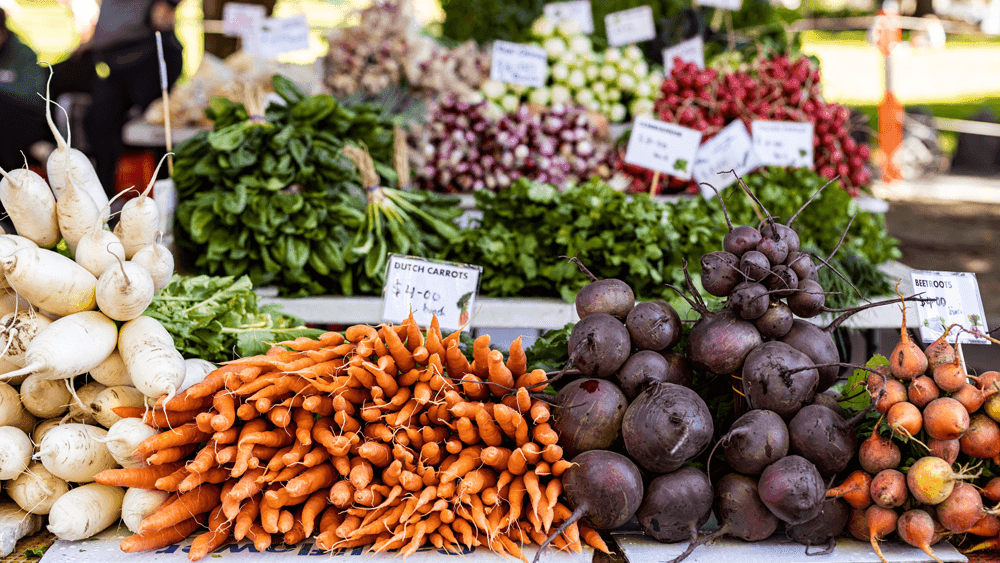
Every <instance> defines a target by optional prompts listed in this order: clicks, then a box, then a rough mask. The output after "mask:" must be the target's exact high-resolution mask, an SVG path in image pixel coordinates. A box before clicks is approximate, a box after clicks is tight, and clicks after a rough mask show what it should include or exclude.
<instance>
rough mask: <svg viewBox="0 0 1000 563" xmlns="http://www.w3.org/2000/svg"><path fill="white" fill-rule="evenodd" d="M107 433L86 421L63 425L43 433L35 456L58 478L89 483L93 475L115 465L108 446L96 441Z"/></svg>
mask: <svg viewBox="0 0 1000 563" xmlns="http://www.w3.org/2000/svg"><path fill="white" fill-rule="evenodd" d="M107 433H108V431H107V430H105V429H103V428H98V427H96V426H91V425H89V424H78V423H69V424H63V425H61V426H58V427H56V428H53V429H52V430H49V431H48V432H47V433H46V434H45V437H44V438H42V442H41V444H39V445H38V453H36V454H35V457H36V458H38V459H39V460H41V462H42V465H44V466H45V469H48V470H49V472H50V473H52V474H53V475H55V476H56V477H59V478H60V479H65V480H66V481H69V482H72V483H90V482H91V481H93V480H94V475H97V474H98V473H100V472H101V471H104V470H105V469H112V468H114V467H117V466H118V464H117V462H115V458H113V457H111V452H109V451H108V447H107V446H106V445H104V444H103V443H101V442H100V441H98V440H97V439H98V438H104V437H105V436H107Z"/></svg>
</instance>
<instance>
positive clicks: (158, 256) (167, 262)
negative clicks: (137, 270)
mask: <svg viewBox="0 0 1000 563" xmlns="http://www.w3.org/2000/svg"><path fill="white" fill-rule="evenodd" d="M131 261H132V262H135V263H136V264H139V265H140V266H142V267H143V268H146V271H147V272H149V275H150V277H152V278H153V290H154V291H160V290H161V289H163V288H164V287H166V286H167V284H168V283H170V278H172V277H173V275H174V255H173V254H171V253H170V250H169V249H168V248H167V247H166V246H163V245H162V244H160V243H159V242H154V243H153V244H150V245H149V246H144V247H142V248H140V249H139V251H138V252H136V253H135V254H134V255H133V256H132V258H131Z"/></svg>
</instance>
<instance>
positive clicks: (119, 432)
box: [104, 418, 157, 468]
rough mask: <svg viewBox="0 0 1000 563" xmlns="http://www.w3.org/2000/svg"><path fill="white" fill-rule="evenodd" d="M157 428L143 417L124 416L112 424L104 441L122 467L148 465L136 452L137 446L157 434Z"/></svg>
mask: <svg viewBox="0 0 1000 563" xmlns="http://www.w3.org/2000/svg"><path fill="white" fill-rule="evenodd" d="M156 434H157V430H156V429H155V428H151V427H150V426H148V425H147V424H146V423H144V422H143V421H142V419H141V418H123V419H121V420H119V421H118V422H116V423H114V424H112V425H111V428H109V429H108V435H107V436H106V437H105V438H104V443H105V444H107V446H108V451H110V452H111V456H112V457H114V458H115V461H117V462H118V464H119V465H121V466H122V467H129V468H139V467H146V465H147V464H146V463H145V462H144V461H143V460H142V458H141V457H139V456H138V455H137V454H136V453H135V448H136V446H138V445H139V444H140V443H141V442H142V441H143V440H145V439H146V438H151V437H153V436H156Z"/></svg>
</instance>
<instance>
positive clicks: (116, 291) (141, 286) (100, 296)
mask: <svg viewBox="0 0 1000 563" xmlns="http://www.w3.org/2000/svg"><path fill="white" fill-rule="evenodd" d="M153 292H154V287H153V278H152V277H151V276H150V275H149V272H147V271H146V269H145V268H143V267H142V266H140V265H139V264H136V263H134V262H122V261H120V260H119V262H118V267H117V268H115V267H111V268H108V269H107V270H105V271H104V273H103V274H101V277H100V278H98V279H97V306H98V307H99V308H100V309H101V312H102V313H104V314H105V315H107V316H108V317H110V318H112V319H114V320H116V321H123V322H124V321H131V320H132V319H134V318H136V317H138V316H139V315H141V314H142V313H143V311H145V310H146V307H149V304H150V303H152V301H153Z"/></svg>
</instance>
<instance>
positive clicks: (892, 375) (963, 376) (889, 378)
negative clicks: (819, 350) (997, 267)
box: [827, 315, 1000, 561]
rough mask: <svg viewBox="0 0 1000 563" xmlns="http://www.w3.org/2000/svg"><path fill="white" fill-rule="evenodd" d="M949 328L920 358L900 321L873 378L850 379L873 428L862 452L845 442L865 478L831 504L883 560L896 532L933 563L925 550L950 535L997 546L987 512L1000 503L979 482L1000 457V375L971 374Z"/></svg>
mask: <svg viewBox="0 0 1000 563" xmlns="http://www.w3.org/2000/svg"><path fill="white" fill-rule="evenodd" d="M951 328H953V327H950V328H949V329H947V330H946V331H945V332H944V334H942V335H941V337H940V338H939V339H938V340H936V341H935V342H934V343H932V344H931V345H930V346H928V347H927V349H926V350H924V351H922V350H921V349H920V348H919V347H918V346H917V345H916V344H915V343H913V342H912V341H911V340H910V336H909V334H908V333H907V330H906V319H905V315H904V318H903V325H902V327H901V330H900V332H901V334H900V337H901V338H900V342H899V343H898V344H897V345H896V347H895V349H894V350H893V351H892V354H891V355H890V356H889V359H888V360H886V359H885V358H883V357H881V356H877V357H876V358H873V360H872V361H871V362H869V364H868V365H869V367H872V368H874V370H875V372H874V373H872V374H870V375H869V374H861V373H858V374H856V375H855V377H854V378H852V381H853V382H855V383H856V384H858V385H861V384H863V383H864V382H865V380H867V388H868V390H869V394H870V396H871V398H872V402H873V404H872V405H871V406H870V407H869V408H871V407H874V408H875V409H876V410H877V411H878V413H879V414H878V415H877V416H878V420H877V422H875V424H874V425H873V427H872V429H871V433H870V435H869V436H868V437H867V438H866V439H865V440H864V441H863V442H862V443H861V444H860V446H859V445H858V443H857V438H855V437H853V436H852V439H851V440H850V441H847V442H844V444H843V445H844V446H845V447H847V448H849V450H850V451H851V452H852V453H853V452H856V453H857V456H858V462H859V464H860V466H861V469H859V470H857V471H855V472H853V473H852V474H850V475H849V476H848V477H847V478H846V479H845V480H844V482H843V483H841V484H840V486H838V487H836V488H834V489H831V490H830V491H829V492H828V493H827V496H829V497H833V498H841V499H843V500H842V501H841V502H846V504H849V505H850V516H849V520H847V521H848V529H849V531H850V533H851V534H852V535H853V536H855V537H856V538H858V539H860V540H870V541H871V542H872V546H873V547H874V548H875V550H876V552H878V553H879V556H880V557H881V551H880V550H879V548H878V541H879V540H881V539H883V538H886V537H888V536H890V535H891V534H892V533H893V532H896V533H897V534H898V535H899V537H900V539H902V540H903V541H904V542H906V543H908V544H910V545H912V546H914V547H918V548H920V549H923V550H924V551H926V552H927V553H928V554H930V555H931V556H932V557H935V559H936V556H934V554H933V552H932V550H931V549H930V546H932V545H934V544H935V543H937V542H938V541H940V540H942V539H945V538H946V537H949V536H953V535H959V534H972V535H974V536H980V537H986V538H990V539H989V540H987V541H985V542H983V543H982V544H980V545H978V546H974V548H973V549H979V548H987V547H989V548H995V547H998V546H1000V538H998V535H1000V519H998V518H997V516H996V515H995V514H994V512H993V510H994V509H987V508H986V507H985V506H984V503H985V502H986V501H990V502H997V501H998V500H1000V495H998V493H997V491H998V488H1000V479H997V478H993V479H989V480H988V482H986V481H987V479H985V478H984V479H981V480H980V479H979V478H980V477H981V476H982V475H983V469H984V462H985V464H987V465H988V464H989V462H990V461H992V462H996V460H997V456H998V455H1000V426H998V425H997V419H998V418H1000V409H998V408H997V406H998V405H1000V399H998V397H1000V395H997V394H996V392H997V390H998V389H1000V387H998V383H997V381H998V378H1000V373H997V372H995V371H990V372H986V373H983V374H981V375H979V376H978V377H974V376H970V375H969V374H967V373H966V371H965V368H964V366H963V365H962V362H961V360H960V357H959V355H958V354H957V353H956V350H955V347H953V346H952V345H951V344H950V343H949V342H948V340H947V338H948V334H949V332H950V331H951ZM960 330H961V329H960ZM883 386H884V387H885V393H884V394H882V395H878V394H877V390H878V389H880V388H881V387H883ZM872 416H873V417H874V416H876V415H872ZM956 468H957V470H956ZM976 480H980V483H979V484H978V485H979V486H977V484H976V483H975V481H976ZM845 518H847V517H846V516H845ZM882 560H883V561H885V559H884V558H882Z"/></svg>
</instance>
